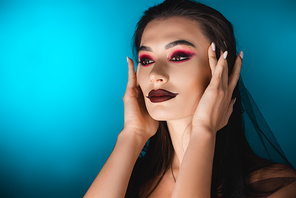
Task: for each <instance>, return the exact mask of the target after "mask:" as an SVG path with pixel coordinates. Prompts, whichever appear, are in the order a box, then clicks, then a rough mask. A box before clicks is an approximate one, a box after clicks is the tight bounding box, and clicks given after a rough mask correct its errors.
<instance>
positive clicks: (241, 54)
mask: <svg viewBox="0 0 296 198" xmlns="http://www.w3.org/2000/svg"><path fill="white" fill-rule="evenodd" d="M239 56H240V57H241V59H243V58H244V52H243V51H241V52H240V53H239Z"/></svg>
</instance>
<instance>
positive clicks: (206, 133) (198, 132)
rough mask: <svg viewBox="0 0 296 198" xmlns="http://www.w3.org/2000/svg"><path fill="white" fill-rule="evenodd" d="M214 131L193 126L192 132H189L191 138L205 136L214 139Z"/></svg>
mask: <svg viewBox="0 0 296 198" xmlns="http://www.w3.org/2000/svg"><path fill="white" fill-rule="evenodd" d="M216 133H217V132H216V131H215V130H211V129H210V128H209V127H205V126H195V127H192V132H191V137H194V136H199V137H200V136H205V137H208V138H214V139H215V138H216Z"/></svg>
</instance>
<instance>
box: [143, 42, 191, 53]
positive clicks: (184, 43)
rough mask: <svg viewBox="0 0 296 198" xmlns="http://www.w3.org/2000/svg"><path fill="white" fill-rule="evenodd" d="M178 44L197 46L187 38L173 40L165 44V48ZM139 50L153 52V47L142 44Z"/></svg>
mask: <svg viewBox="0 0 296 198" xmlns="http://www.w3.org/2000/svg"><path fill="white" fill-rule="evenodd" d="M176 45H187V46H190V47H195V45H193V44H192V43H190V42H189V41H186V40H177V41H173V42H171V43H169V44H167V45H166V46H165V49H170V48H172V47H175V46H176ZM139 51H148V52H152V49H151V48H150V47H147V46H144V45H142V46H141V47H140V48H139Z"/></svg>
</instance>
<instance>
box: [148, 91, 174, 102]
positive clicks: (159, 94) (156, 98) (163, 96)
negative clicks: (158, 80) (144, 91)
mask: <svg viewBox="0 0 296 198" xmlns="http://www.w3.org/2000/svg"><path fill="white" fill-rule="evenodd" d="M177 95H178V94H177V93H172V92H169V91H167V90H164V89H157V90H154V89H153V90H151V91H150V92H149V94H148V96H147V98H149V100H150V101H151V102H153V103H157V102H164V101H167V100H170V99H172V98H174V97H176V96H177Z"/></svg>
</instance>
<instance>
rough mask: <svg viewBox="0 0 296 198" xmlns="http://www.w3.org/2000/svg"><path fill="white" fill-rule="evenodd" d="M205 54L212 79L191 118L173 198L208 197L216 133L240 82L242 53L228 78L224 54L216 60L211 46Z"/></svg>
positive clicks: (225, 55) (223, 124)
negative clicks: (186, 144) (188, 135)
mask: <svg viewBox="0 0 296 198" xmlns="http://www.w3.org/2000/svg"><path fill="white" fill-rule="evenodd" d="M221 54H222V53H221ZM208 55H209V64H210V67H211V70H212V79H211V82H210V84H209V85H208V87H207V88H206V90H205V92H204V94H203V96H202V98H201V99H200V101H199V103H198V107H197V109H196V111H195V114H194V116H193V119H192V132H191V137H190V141H189V144H188V147H187V150H186V152H185V155H184V158H183V161H182V164H181V167H180V172H179V175H178V180H177V182H176V186H175V189H174V192H173V196H172V197H174V198H177V197H198V198H201V197H202V198H204V197H208V198H210V197H211V179H212V169H213V158H214V151H215V141H216V133H217V131H218V130H219V129H221V128H222V127H224V126H225V125H226V124H227V123H228V120H229V117H230V115H231V113H232V110H233V105H234V102H235V99H231V97H232V93H233V90H234V88H235V86H236V84H237V81H238V79H239V74H240V70H241V64H242V53H241V54H240V56H239V57H237V59H236V61H235V65H234V67H233V71H232V73H231V75H230V77H229V78H228V66H227V61H226V58H227V52H225V53H224V54H223V55H221V57H220V58H219V60H218V61H217V59H216V55H215V45H214V44H212V45H211V46H210V47H209V49H208Z"/></svg>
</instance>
